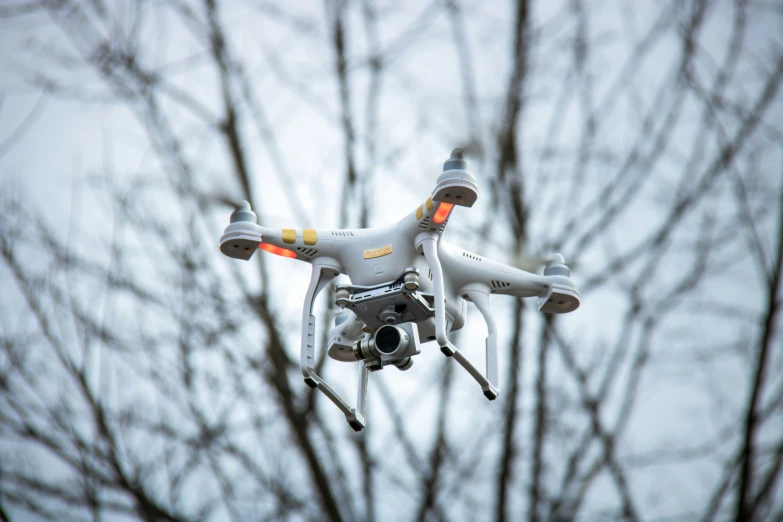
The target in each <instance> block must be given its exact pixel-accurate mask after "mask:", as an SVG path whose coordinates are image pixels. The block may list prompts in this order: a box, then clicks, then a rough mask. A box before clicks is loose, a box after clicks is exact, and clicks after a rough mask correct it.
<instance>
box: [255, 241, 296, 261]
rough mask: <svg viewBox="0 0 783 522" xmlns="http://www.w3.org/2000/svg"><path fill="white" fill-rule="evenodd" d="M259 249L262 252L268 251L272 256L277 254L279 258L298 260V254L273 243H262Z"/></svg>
mask: <svg viewBox="0 0 783 522" xmlns="http://www.w3.org/2000/svg"><path fill="white" fill-rule="evenodd" d="M258 248H260V249H261V250H266V251H267V252H269V253H270V254H277V255H278V256H283V257H290V258H293V259H296V252H294V251H293V250H288V249H287V248H281V247H279V246H276V245H273V244H271V243H261V244H260V245H258Z"/></svg>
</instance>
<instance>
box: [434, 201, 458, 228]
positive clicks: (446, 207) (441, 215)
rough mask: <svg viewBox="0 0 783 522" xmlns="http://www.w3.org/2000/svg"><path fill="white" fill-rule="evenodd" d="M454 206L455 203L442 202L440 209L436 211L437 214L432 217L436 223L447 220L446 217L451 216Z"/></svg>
mask: <svg viewBox="0 0 783 522" xmlns="http://www.w3.org/2000/svg"><path fill="white" fill-rule="evenodd" d="M453 207H454V204H453V203H441V204H440V205H438V210H437V211H436V212H435V215H434V216H433V218H432V221H433V222H434V223H436V224H440V223H443V222H444V221H446V218H448V217H449V214H450V213H451V209H452V208H453Z"/></svg>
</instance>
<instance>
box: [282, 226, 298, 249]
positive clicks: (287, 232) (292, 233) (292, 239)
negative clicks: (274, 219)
mask: <svg viewBox="0 0 783 522" xmlns="http://www.w3.org/2000/svg"><path fill="white" fill-rule="evenodd" d="M283 243H287V244H289V245H293V244H294V243H296V230H294V229H293V228H284V229H283Z"/></svg>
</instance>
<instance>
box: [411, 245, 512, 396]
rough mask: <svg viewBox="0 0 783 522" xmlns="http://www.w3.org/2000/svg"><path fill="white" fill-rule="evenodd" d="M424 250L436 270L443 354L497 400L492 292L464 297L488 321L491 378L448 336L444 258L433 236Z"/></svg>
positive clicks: (437, 334) (473, 291) (469, 291)
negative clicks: (490, 305)
mask: <svg viewBox="0 0 783 522" xmlns="http://www.w3.org/2000/svg"><path fill="white" fill-rule="evenodd" d="M419 244H420V245H421V248H422V251H423V252H424V258H425V259H426V260H427V263H428V264H429V265H430V270H432V287H433V293H434V294H435V338H436V339H437V341H438V344H439V345H440V351H441V352H443V354H444V355H446V357H453V358H454V360H455V361H457V362H458V363H459V364H460V366H462V367H463V368H465V370H467V372H468V373H469V374H470V375H471V376H472V377H473V378H474V379H476V382H478V383H479V385H480V386H481V391H483V392H484V396H485V397H486V398H487V399H489V400H491V401H494V400H495V399H497V398H498V395H499V394H500V391H499V390H498V388H497V387H496V386H495V385H494V384H493V383H496V382H497V379H498V350H497V328H496V326H495V320H494V319H493V318H492V315H491V314H490V311H489V289H487V290H486V291H482V290H483V289H479V288H475V289H466V290H465V291H464V292H463V294H464V295H465V296H466V297H467V298H469V299H470V300H471V301H473V303H474V304H475V305H476V308H478V309H479V311H480V312H481V315H482V316H484V321H486V323H487V332H488V336H487V339H486V348H487V375H486V376H485V375H484V374H482V373H481V372H480V371H479V370H478V368H476V367H475V366H473V364H472V363H471V362H470V361H469V360H468V359H467V358H466V357H465V355H464V354H463V353H462V352H460V351H459V350H458V349H457V347H456V346H454V345H453V344H451V342H450V341H449V339H448V337H447V335H446V300H445V295H444V290H443V269H442V268H441V266H440V259H439V258H438V247H437V240H436V238H435V237H433V236H429V237H425V238H423V239H422V240H421V242H419Z"/></svg>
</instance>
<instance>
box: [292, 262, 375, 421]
mask: <svg viewBox="0 0 783 522" xmlns="http://www.w3.org/2000/svg"><path fill="white" fill-rule="evenodd" d="M338 267H339V263H337V262H336V261H334V260H330V259H328V258H327V259H324V258H320V259H318V260H317V261H315V262H314V263H313V271H312V275H311V277H310V285H309V286H308V288H307V293H306V294H305V302H304V308H303V310H302V345H301V351H300V356H299V369H300V370H301V372H302V377H304V381H305V383H306V384H307V385H308V386H310V387H311V388H316V389H318V390H320V391H321V392H322V393H323V394H324V395H326V396H327V397H328V398H329V400H331V401H332V402H333V403H334V404H335V405H336V406H337V407H338V408H339V409H340V411H342V412H343V414H344V415H345V418H346V420H347V421H348V424H350V425H351V428H353V429H354V431H359V430H361V429H362V428H364V426H365V424H366V421H365V414H366V407H367V378H368V370H367V369H366V367H365V366H364V365H361V374H360V376H359V390H358V401H357V402H358V407H359V408H358V409H357V408H352V407H351V406H350V405H348V403H347V402H345V401H344V400H343V398H342V397H340V394H339V393H337V391H336V390H334V389H332V387H331V386H329V385H328V384H326V383H325V382H324V380H323V379H322V378H321V377H320V376H319V375H318V374H317V373H315V315H313V305H314V303H315V298H316V296H318V293H319V292H320V291H321V290H323V289H324V287H326V285H328V284H329V283H330V282H331V281H332V279H334V278H335V277H336V276H337V275H338V274H339V273H340V272H341V270H340V268H338Z"/></svg>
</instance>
